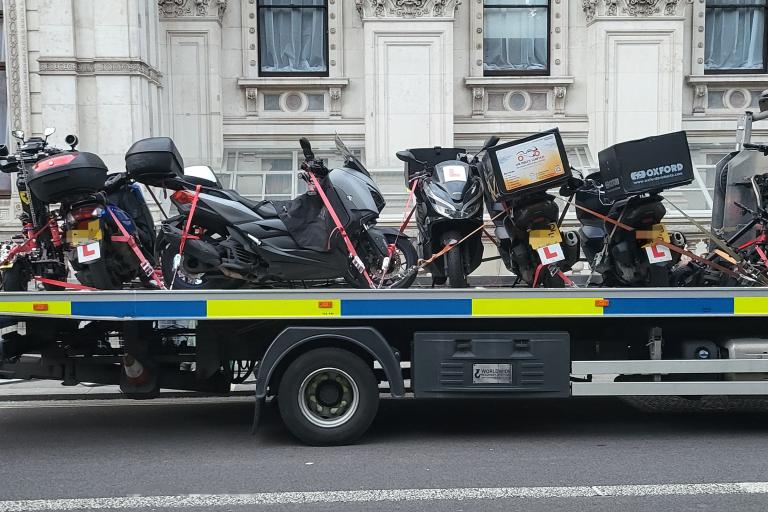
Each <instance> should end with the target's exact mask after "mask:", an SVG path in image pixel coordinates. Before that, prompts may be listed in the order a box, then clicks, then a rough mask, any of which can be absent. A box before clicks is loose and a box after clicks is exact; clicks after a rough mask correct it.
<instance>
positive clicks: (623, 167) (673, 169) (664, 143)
mask: <svg viewBox="0 0 768 512" xmlns="http://www.w3.org/2000/svg"><path fill="white" fill-rule="evenodd" d="M598 159H599V161H600V176H601V178H602V180H603V183H604V185H605V196H606V198H608V199H613V200H615V199H622V198H625V197H627V196H631V195H636V194H643V193H646V192H653V191H661V190H666V189H669V188H673V187H679V186H681V185H687V184H688V183H690V182H692V181H693V178H694V176H693V163H692V162H691V151H690V149H689V148H688V138H687V137H686V134H685V132H674V133H667V134H665V135H656V136H653V137H646V138H644V139H638V140H630V141H627V142H621V143H619V144H616V145H614V146H611V147H610V148H607V149H604V150H602V151H600V153H599V155H598Z"/></svg>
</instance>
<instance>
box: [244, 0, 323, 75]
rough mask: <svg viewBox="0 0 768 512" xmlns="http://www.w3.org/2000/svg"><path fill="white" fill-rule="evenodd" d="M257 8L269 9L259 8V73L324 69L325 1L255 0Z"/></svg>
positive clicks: (317, 70)
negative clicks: (257, 3) (257, 2)
mask: <svg viewBox="0 0 768 512" xmlns="http://www.w3.org/2000/svg"><path fill="white" fill-rule="evenodd" d="M259 5H260V6H264V7H269V8H267V9H264V8H261V9H259V30H260V33H259V47H260V48H259V52H260V54H261V70H262V71H264V72H270V73H321V72H324V71H327V70H328V66H327V63H326V62H325V20H324V17H325V8H324V6H325V0H293V1H291V0H259ZM299 6H305V7H304V8H298V7H299ZM307 6H309V8H307Z"/></svg>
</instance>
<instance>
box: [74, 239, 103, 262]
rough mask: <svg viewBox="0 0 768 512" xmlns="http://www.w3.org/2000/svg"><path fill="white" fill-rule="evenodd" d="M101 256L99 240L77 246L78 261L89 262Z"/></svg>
mask: <svg viewBox="0 0 768 512" xmlns="http://www.w3.org/2000/svg"><path fill="white" fill-rule="evenodd" d="M99 258H101V244H100V243H99V242H93V243H91V244H86V245H78V246H77V261H78V262H79V263H88V262H89V261H95V260H97V259H99Z"/></svg>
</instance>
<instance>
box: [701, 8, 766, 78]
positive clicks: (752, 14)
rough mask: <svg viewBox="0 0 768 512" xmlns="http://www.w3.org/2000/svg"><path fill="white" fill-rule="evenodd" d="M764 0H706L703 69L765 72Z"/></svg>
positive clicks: (726, 71)
mask: <svg viewBox="0 0 768 512" xmlns="http://www.w3.org/2000/svg"><path fill="white" fill-rule="evenodd" d="M765 12H766V0H707V5H706V23H705V32H704V34H705V43H704V71H705V72H707V73H764V72H765V71H766V62H765V61H766V59H765V46H766V45H765V37H766V34H765Z"/></svg>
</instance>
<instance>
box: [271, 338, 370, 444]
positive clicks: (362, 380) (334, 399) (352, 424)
mask: <svg viewBox="0 0 768 512" xmlns="http://www.w3.org/2000/svg"><path fill="white" fill-rule="evenodd" d="M278 405H279V407H280V415H281V416H282V418H283V421H284V422H285V425H286V427H288V430H290V431H291V433H292V434H293V435H294V436H296V437H297V438H298V439H299V440H300V441H303V442H304V443H307V444H310V445H315V446H328V445H343V444H349V443H352V442H354V441H356V440H357V439H359V438H360V436H362V435H363V434H364V433H365V431H366V430H367V429H368V427H369V426H370V425H371V422H372V421H373V418H374V417H375V416H376V411H377V410H378V408H379V389H378V384H377V382H376V378H375V377H374V375H373V370H372V369H371V368H369V367H368V365H367V364H366V363H365V362H364V361H363V360H362V359H360V358H359V357H357V356H356V355H354V354H352V353H351V352H348V351H346V350H342V349H338V348H319V349H315V350H312V351H310V352H307V353H306V354H303V355H301V356H299V357H298V358H297V359H296V360H295V361H293V362H292V363H291V364H290V365H289V366H288V368H287V369H286V370H285V373H284V374H283V377H282V379H281V380H280V393H279V394H278Z"/></svg>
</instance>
